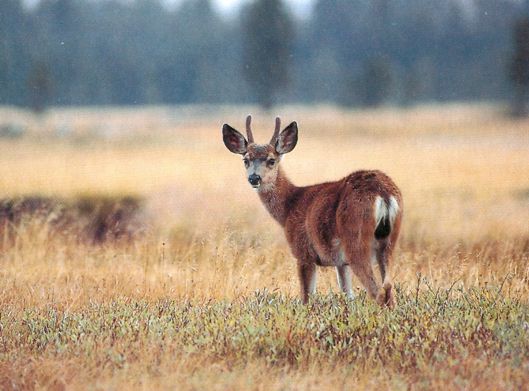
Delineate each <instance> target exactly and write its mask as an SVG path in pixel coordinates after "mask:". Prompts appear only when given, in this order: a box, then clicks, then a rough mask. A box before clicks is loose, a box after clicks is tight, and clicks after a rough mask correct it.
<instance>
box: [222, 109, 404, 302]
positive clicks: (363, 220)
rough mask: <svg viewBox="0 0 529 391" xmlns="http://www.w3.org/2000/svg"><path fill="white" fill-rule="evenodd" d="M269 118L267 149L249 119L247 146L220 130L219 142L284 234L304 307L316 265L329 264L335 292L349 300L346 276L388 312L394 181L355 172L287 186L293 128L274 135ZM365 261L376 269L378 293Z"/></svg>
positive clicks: (396, 215)
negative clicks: (240, 164) (285, 163)
mask: <svg viewBox="0 0 529 391" xmlns="http://www.w3.org/2000/svg"><path fill="white" fill-rule="evenodd" d="M280 126H281V122H280V120H279V118H276V127H275V131H274V135H273V136H272V139H271V140H270V142H269V143H268V144H256V143H255V142H254V139H253V135H252V130H251V116H248V117H247V119H246V133H247V135H248V140H246V139H245V138H244V136H243V135H242V134H241V133H239V132H238V131H237V130H235V129H234V128H232V127H231V126H229V125H228V124H225V125H224V126H223V127H222V135H223V139H224V144H225V145H226V147H227V148H228V149H229V150H230V151H231V152H233V153H237V154H240V155H242V156H243V161H244V165H245V167H246V173H247V175H248V182H250V184H251V185H252V187H253V188H254V189H256V190H257V192H258V194H259V197H260V199H261V201H262V202H263V204H264V206H265V207H266V209H267V210H268V212H270V214H271V215H272V217H273V218H274V219H276V220H277V221H278V222H279V224H281V226H282V227H283V228H284V230H285V235H286V238H287V240H288V243H289V245H290V248H291V251H292V253H293V255H294V256H295V257H296V259H297V262H298V275H299V280H300V283H301V297H302V300H303V302H304V303H306V302H307V301H308V298H309V295H311V294H313V293H314V292H315V290H316V265H318V266H334V267H336V273H337V277H338V284H339V285H340V288H341V290H342V291H343V292H344V293H345V294H346V295H347V296H348V297H350V298H353V297H354V295H353V288H352V273H354V274H356V276H357V277H358V278H359V279H360V281H361V282H362V284H363V285H364V287H365V288H366V290H367V292H368V293H369V295H370V296H371V297H372V298H374V299H376V300H377V302H378V303H380V304H381V305H387V306H389V307H393V306H394V298H393V293H392V284H391V278H390V276H389V264H390V260H391V255H392V253H393V249H394V247H395V243H396V241H397V238H398V236H399V230H400V224H401V220H402V198H401V194H400V190H399V189H398V187H397V186H396V185H395V184H394V183H393V181H392V180H391V179H390V178H389V177H388V176H387V175H385V174H384V173H382V172H380V171H356V172H353V173H352V174H350V175H348V176H346V177H345V178H343V179H341V180H339V181H336V182H327V183H321V184H317V185H312V186H304V187H297V186H294V185H293V184H292V183H291V182H290V181H289V180H288V178H287V177H286V176H285V174H284V173H283V171H282V169H281V167H280V166H279V162H280V161H281V157H282V156H283V155H284V154H285V153H288V152H290V151H292V150H293V149H294V147H295V146H296V143H297V141H298V127H297V124H296V122H292V123H291V124H290V125H288V126H287V127H286V128H285V129H283V131H282V132H281V133H280V132H279V130H280ZM371 263H373V264H375V263H378V266H379V269H380V274H381V276H382V288H379V285H378V283H377V280H376V279H375V276H374V274H373V269H372V266H371Z"/></svg>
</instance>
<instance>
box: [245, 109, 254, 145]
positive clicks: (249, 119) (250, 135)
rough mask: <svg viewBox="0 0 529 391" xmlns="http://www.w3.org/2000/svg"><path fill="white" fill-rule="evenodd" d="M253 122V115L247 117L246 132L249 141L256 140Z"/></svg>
mask: <svg viewBox="0 0 529 391" xmlns="http://www.w3.org/2000/svg"><path fill="white" fill-rule="evenodd" d="M251 123H252V116H251V115H248V117H246V134H247V135H248V143H253V142H254V141H253V134H252V127H251Z"/></svg>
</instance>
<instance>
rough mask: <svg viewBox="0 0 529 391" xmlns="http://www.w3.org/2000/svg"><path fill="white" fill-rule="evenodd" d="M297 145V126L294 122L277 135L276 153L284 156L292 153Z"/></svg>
mask: <svg viewBox="0 0 529 391" xmlns="http://www.w3.org/2000/svg"><path fill="white" fill-rule="evenodd" d="M297 143H298V124H297V123H296V122H295V121H294V122H292V123H291V124H290V125H288V126H287V127H286V128H285V129H283V131H282V132H281V133H280V134H279V137H278V139H277V143H276V151H277V153H279V154H281V155H282V154H284V153H288V152H290V151H292V150H293V149H294V147H295V146H296V144H297Z"/></svg>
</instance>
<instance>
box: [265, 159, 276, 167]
mask: <svg viewBox="0 0 529 391" xmlns="http://www.w3.org/2000/svg"><path fill="white" fill-rule="evenodd" d="M266 164H268V166H269V167H272V166H273V165H274V164H276V159H268V161H267V162H266Z"/></svg>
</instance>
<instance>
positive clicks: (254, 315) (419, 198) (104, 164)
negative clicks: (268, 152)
mask: <svg viewBox="0 0 529 391" xmlns="http://www.w3.org/2000/svg"><path fill="white" fill-rule="evenodd" d="M249 111H253V112H252V114H253V116H254V122H255V124H254V136H255V138H256V140H257V141H261V142H262V141H266V140H268V139H269V138H270V136H271V134H272V131H273V127H274V121H273V116H272V115H268V114H265V113H260V112H258V111H257V110H252V108H249V107H243V108H229V107H226V108H200V107H188V108H173V107H146V108H139V109H137V108H134V109H127V108H115V109H107V108H99V109H83V108H76V109H55V110H52V111H50V112H48V113H47V114H44V115H41V116H39V117H33V116H32V115H30V114H28V113H26V112H23V111H20V110H15V109H12V108H0V114H1V116H0V118H2V121H3V122H5V123H10V124H16V126H17V129H23V133H24V134H23V136H21V137H13V138H4V139H0V198H1V199H3V200H10V199H15V198H16V197H28V196H38V197H46V199H51V200H57V199H60V200H66V201H64V202H65V205H67V206H66V207H68V205H70V206H71V205H74V204H75V205H77V204H78V200H79V199H90V200H91V199H100V198H101V197H105V199H112V198H116V199H118V198H123V197H131V198H133V199H135V200H139V201H138V202H139V204H140V205H141V211H140V212H139V213H138V214H137V216H135V219H134V221H135V225H134V230H135V231H134V232H132V233H131V234H130V235H125V236H123V237H119V238H109V239H108V240H106V241H104V242H101V243H100V242H97V243H96V242H94V241H93V240H88V239H87V237H86V235H85V236H83V234H80V231H79V230H76V229H74V228H71V227H70V226H68V224H56V223H54V221H55V220H54V219H56V216H55V215H53V216H51V217H50V214H46V215H45V216H43V215H42V214H41V215H38V216H33V215H30V216H26V217H24V218H23V219H21V220H20V221H16V222H10V223H9V224H7V225H6V224H4V227H3V229H2V237H3V239H2V241H1V252H0V387H1V388H3V389H86V388H88V389H124V388H125V389H153V388H163V389H175V388H176V389H203V388H208V389H219V390H222V389H266V390H280V389H281V390H283V389H323V388H331V389H350V388H352V387H355V388H357V389H409V388H411V389H445V390H446V389H483V390H485V389H486V390H490V389H523V388H524V387H527V384H528V382H529V353H528V352H529V342H528V341H529V262H528V261H529V224H528V223H527V222H528V221H529V175H528V174H527V173H528V172H529V152H528V151H529V120H516V121H513V120H511V119H508V118H507V117H505V116H504V115H503V112H502V109H501V108H500V107H497V106H493V105H455V104H454V105H443V106H441V105H434V106H420V107H413V108H405V109H404V108H403V109H378V110H369V111H344V110H339V109H336V108H332V107H325V106H322V107H287V108H284V109H280V110H279V111H278V114H280V115H281V116H282V118H283V122H284V123H285V124H286V123H289V122H290V121H292V120H296V121H298V124H299V143H298V145H297V147H296V149H295V150H294V151H293V152H292V153H291V154H289V155H288V156H286V159H285V160H284V162H282V163H281V164H282V165H284V169H285V171H286V173H287V174H288V176H289V177H290V179H291V180H292V181H293V182H294V183H295V184H298V185H304V184H312V183H317V182H320V181H327V180H333V179H338V178H340V177H342V176H344V175H346V174H348V173H349V172H351V171H354V170H357V169H365V168H368V169H369V168H377V169H381V170H383V171H385V172H386V173H387V174H389V175H390V176H391V177H392V178H393V179H394V180H395V182H396V183H397V184H398V185H399V186H400V188H401V189H402V193H403V198H404V222H403V229H402V236H401V239H400V242H399V245H398V246H397V250H396V254H395V259H394V261H393V265H392V274H393V280H394V281H395V283H396V285H397V303H398V304H397V307H396V309H395V310H393V311H389V310H386V309H381V308H379V307H377V306H376V305H375V304H374V303H372V302H371V301H370V300H368V299H367V298H366V297H365V295H364V294H363V293H362V290H361V289H360V287H358V298H357V299H356V300H355V301H354V302H348V301H347V300H346V299H345V298H344V297H342V296H341V295H339V294H338V293H337V292H338V289H337V283H336V280H335V273H334V270H332V269H320V273H319V280H318V295H317V296H316V297H315V298H314V300H313V301H312V302H311V303H310V304H309V305H308V306H303V305H302V304H300V303H299V301H298V299H297V294H298V281H297V278H296V270H295V262H294V259H293V258H292V256H291V255H290V253H289V251H288V247H287V244H286V241H285V239H284V237H283V234H282V231H281V229H280V227H278V226H277V224H276V223H275V222H274V221H273V220H272V218H271V217H269V216H268V215H267V213H266V211H265V210H264V208H263V207H262V205H260V202H259V199H258V197H257V195H256V194H255V192H254V191H253V190H252V189H251V187H250V186H249V184H248V183H247V180H246V178H245V177H244V167H243V163H242V161H241V159H240V157H238V156H236V155H233V154H231V153H230V152H228V151H227V150H226V149H225V147H224V145H223V143H222V139H221V127H222V124H223V123H224V122H228V123H230V124H231V125H232V126H234V127H235V128H238V129H239V130H243V129H244V118H245V115H246V114H247V113H248V112H249ZM274 114H275V113H274ZM76 202H77V204H76ZM54 216H55V217H54ZM68 221H70V220H68ZM70 223H71V225H72V227H74V226H75V221H74V222H71V221H70ZM83 232H85V231H83ZM355 285H359V284H358V282H357V281H356V280H355Z"/></svg>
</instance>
